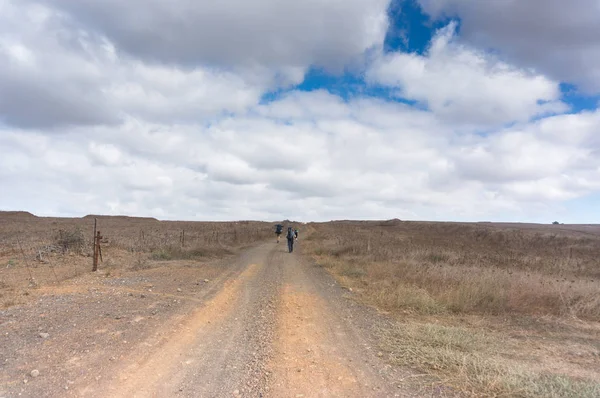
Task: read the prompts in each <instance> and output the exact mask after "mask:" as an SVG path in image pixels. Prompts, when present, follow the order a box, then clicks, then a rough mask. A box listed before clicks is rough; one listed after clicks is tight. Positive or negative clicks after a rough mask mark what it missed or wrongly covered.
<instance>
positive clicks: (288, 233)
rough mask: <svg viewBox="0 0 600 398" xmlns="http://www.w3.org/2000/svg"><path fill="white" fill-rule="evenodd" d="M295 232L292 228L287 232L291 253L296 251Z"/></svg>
mask: <svg viewBox="0 0 600 398" xmlns="http://www.w3.org/2000/svg"><path fill="white" fill-rule="evenodd" d="M294 237H295V235H294V231H293V230H292V227H288V231H287V236H286V238H287V241H288V250H289V251H290V253H291V252H293V251H294Z"/></svg>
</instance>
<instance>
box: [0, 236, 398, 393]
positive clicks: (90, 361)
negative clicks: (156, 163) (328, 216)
mask: <svg viewBox="0 0 600 398" xmlns="http://www.w3.org/2000/svg"><path fill="white" fill-rule="evenodd" d="M284 246H285V245H284V244H283V242H282V243H279V244H276V243H274V242H273V243H265V244H262V245H260V246H257V247H253V248H251V249H248V250H246V251H245V252H243V253H242V254H241V255H240V256H238V257H237V258H236V259H233V260H229V264H227V267H225V268H223V269H221V271H220V273H218V274H215V275H213V276H214V280H213V279H211V280H210V283H206V285H207V286H208V285H210V287H206V288H204V289H203V290H201V289H198V291H193V292H190V293H188V292H187V290H191V288H188V287H187V286H189V285H192V284H194V285H199V284H200V283H199V282H197V281H202V280H203V274H202V273H201V271H200V270H194V269H193V268H189V269H187V268H186V269H185V273H184V274H180V275H179V277H180V280H176V281H175V282H177V284H176V285H169V286H165V287H164V289H163V290H165V291H167V290H170V291H173V289H174V288H175V286H184V287H183V288H177V290H176V291H175V292H174V293H172V294H171V293H169V294H166V293H163V295H162V296H161V300H163V301H160V300H157V301H156V302H154V303H153V304H152V305H150V306H148V305H147V304H148V303H147V300H148V297H146V299H138V297H137V296H138V295H139V292H138V291H136V290H135V286H134V287H132V286H124V287H122V288H121V290H118V291H113V292H117V293H118V294H121V295H123V297H126V298H128V300H116V301H110V300H114V296H115V294H117V293H113V294H105V295H104V296H102V297H96V296H93V292H94V291H93V290H92V293H90V288H89V287H87V285H86V287H85V288H84V290H85V291H86V294H85V295H83V296H81V294H83V293H81V292H79V294H80V296H77V295H76V293H77V289H76V288H75V286H70V287H68V288H67V287H65V288H64V292H63V293H65V295H57V294H56V292H54V293H53V295H52V296H50V297H53V298H55V299H54V300H49V298H48V297H47V296H42V297H41V298H40V300H44V301H43V302H45V303H46V305H47V306H50V307H52V306H53V307H55V308H47V309H45V310H44V313H51V314H54V315H52V316H54V317H55V321H57V320H58V319H60V317H61V316H63V317H64V316H65V314H66V312H64V311H69V323H73V324H77V323H83V324H86V322H87V323H88V324H89V325H90V328H91V329H94V331H96V335H97V334H101V335H110V336H111V337H110V338H106V339H105V340H102V342H101V344H100V345H98V344H94V345H93V347H94V348H89V349H87V351H88V354H89V355H87V356H86V355H83V354H82V355H77V354H78V353H79V352H80V350H81V351H83V352H84V353H85V352H86V349H84V346H82V344H83V343H80V344H79V345H78V346H77V349H75V350H71V348H72V347H70V346H69V344H65V343H68V341H69V339H73V341H79V340H82V339H86V338H93V337H94V336H91V337H90V336H86V335H85V333H91V334H92V335H93V334H94V333H92V332H90V331H89V330H87V329H84V330H83V331H82V330H79V329H77V328H67V329H64V330H63V329H60V328H59V327H57V328H56V329H53V331H52V333H49V335H50V337H49V336H47V335H44V336H43V337H39V336H38V331H40V330H41V331H42V332H43V331H44V330H45V328H43V327H37V328H36V326H37V324H29V325H27V324H28V323H31V322H32V319H34V318H35V317H36V316H37V313H34V312H35V311H37V310H38V308H37V307H36V305H37V304H28V305H26V306H19V308H17V307H14V308H11V309H9V310H6V311H3V312H2V313H0V315H1V316H2V317H1V318H0V322H1V323H0V332H2V339H3V341H2V343H3V344H11V345H12V346H11V347H8V346H6V347H4V348H1V349H0V354H2V355H3V358H2V360H3V361H4V360H5V359H6V361H5V362H4V363H3V364H2V367H0V370H3V371H6V373H5V376H2V377H1V378H0V397H13V396H14V397H16V396H25V397H27V396H30V397H44V396H49V397H58V396H60V397H62V396H73V397H235V396H240V397H394V396H410V393H409V392H406V391H404V390H402V389H401V388H399V386H398V383H397V382H396V383H395V382H394V381H397V380H400V378H401V375H400V374H399V373H397V372H399V371H398V370H395V369H394V368H392V367H390V366H389V365H386V364H385V363H384V361H383V360H382V359H381V358H379V357H378V352H377V349H376V348H374V337H373V336H374V332H375V331H376V329H377V328H378V327H380V325H379V323H381V322H385V320H383V319H382V318H381V317H379V316H377V314H376V313H375V312H374V310H372V309H369V308H365V307H363V306H361V305H359V304H357V303H356V302H354V301H353V300H352V297H351V295H352V294H351V292H348V291H347V290H344V289H342V288H341V287H340V286H339V285H337V284H336V283H335V281H334V280H333V279H332V278H331V277H330V276H329V275H328V274H327V273H326V272H324V271H323V270H322V269H321V268H319V267H316V266H315V265H313V264H311V263H310V262H308V261H306V260H304V259H303V258H302V255H301V250H300V251H299V252H294V253H292V254H289V253H287V250H286V248H285V247H284ZM299 246H300V249H301V242H300V245H299ZM157 272H158V271H157ZM195 273H197V274H195ZM148 275H150V276H151V275H152V274H148ZM148 275H147V278H150V276H148ZM135 277H136V278H138V279H139V278H141V276H139V275H138V276H135ZM132 278H133V276H130V279H132ZM122 279H123V280H124V278H122ZM141 280H142V281H144V280H145V279H143V278H142V279H141ZM136 281H137V279H136ZM206 281H208V279H206ZM114 284H115V283H114V281H113V282H111V284H109V285H111V288H113V287H112V285H114ZM159 287H160V286H159ZM200 287H202V286H200ZM113 289H115V288H113ZM156 289H158V287H154V290H155V291H156ZM147 290H149V292H148V293H146V294H145V295H146V296H147V295H152V294H154V293H155V292H152V290H153V289H152V288H149V289H147ZM99 291H101V289H99ZM186 293H188V294H186ZM143 296H144V295H143ZM59 298H60V299H59ZM129 298H131V300H129ZM134 298H135V300H134ZM96 299H98V301H97V303H99V304H98V305H99V306H102V305H104V306H109V308H119V310H118V311H117V312H118V313H120V314H124V315H123V316H125V317H127V319H129V320H130V321H129V322H127V323H124V324H122V325H121V326H120V327H116V326H115V327H114V328H113V329H110V330H109V329H107V328H108V327H105V328H104V329H103V328H102V325H100V323H102V324H104V323H106V320H99V319H97V316H96V317H94V316H93V315H92V316H90V313H89V312H82V309H83V310H85V308H86V307H85V304H86V303H87V302H88V301H93V300H96ZM65 300H66V301H65ZM144 300H146V301H144ZM167 302H168V303H169V304H171V303H174V304H173V305H172V306H171V305H169V306H167V304H165V305H163V306H162V307H161V306H160V303H167ZM111 303H112V304H111ZM127 303H129V304H127ZM140 306H144V307H143V311H149V310H150V308H151V307H152V308H161V309H162V315H163V316H162V317H160V316H158V315H160V314H155V310H152V314H153V315H157V316H154V317H152V316H148V317H144V316H141V315H140V314H138V312H140V311H142V309H141V308H140ZM59 307H60V308H59ZM28 311H29V312H31V314H29V313H28ZM57 311H59V312H57ZM61 311H62V312H61ZM89 311H92V309H91V308H90V309H89ZM104 311H106V309H105V310H104ZM38 312H39V311H38ZM83 314H85V316H87V317H89V318H87V320H86V319H79V320H78V318H79V317H83V316H84V315H83ZM142 315H143V314H142ZM17 318H19V319H20V322H17V321H15V319H17ZM117 318H119V316H117ZM94 322H96V323H94ZM111 322H113V323H114V319H112V317H111ZM42 329H44V330H42ZM86 330H87V331H86ZM98 330H100V331H104V332H102V333H99V332H98ZM106 330H109V333H108V334H107V332H106ZM32 336H33V337H32ZM125 338H127V340H124V339H125ZM32 339H33V340H32ZM42 340H48V341H49V343H47V344H42V343H40V341H42ZM52 340H54V341H55V343H52ZM57 340H58V341H59V342H56V341H57ZM122 340H123V341H125V343H123V341H122ZM61 343H62V344H61ZM61 347H63V348H62V350H64V351H68V354H65V355H62V354H63V353H62V352H61ZM51 352H53V353H54V354H55V355H50V353H51ZM74 358H75V359H74ZM34 368H35V370H38V369H39V375H37V373H34V374H35V375H36V377H33V376H31V373H30V372H31V371H32V370H34Z"/></svg>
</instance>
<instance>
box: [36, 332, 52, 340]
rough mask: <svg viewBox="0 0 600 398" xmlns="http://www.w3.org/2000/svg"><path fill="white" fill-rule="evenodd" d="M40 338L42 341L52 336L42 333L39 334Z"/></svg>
mask: <svg viewBox="0 0 600 398" xmlns="http://www.w3.org/2000/svg"><path fill="white" fill-rule="evenodd" d="M39 336H40V337H41V338H42V339H47V338H48V337H50V334H48V333H40V334H39Z"/></svg>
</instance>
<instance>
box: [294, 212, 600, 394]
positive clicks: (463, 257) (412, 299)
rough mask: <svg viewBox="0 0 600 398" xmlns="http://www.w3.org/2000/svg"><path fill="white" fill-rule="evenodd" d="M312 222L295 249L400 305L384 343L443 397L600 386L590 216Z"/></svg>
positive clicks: (365, 295) (598, 267)
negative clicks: (578, 223) (585, 222)
mask: <svg viewBox="0 0 600 398" xmlns="http://www.w3.org/2000/svg"><path fill="white" fill-rule="evenodd" d="M310 228H311V230H312V233H311V235H310V237H309V239H306V243H305V245H304V252H305V253H308V254H311V255H312V256H313V257H314V259H315V260H316V263H317V264H318V265H320V266H323V267H325V268H327V269H328V270H329V271H330V272H331V273H332V274H333V275H334V276H335V277H336V278H337V279H338V280H339V281H340V282H341V283H342V284H343V285H345V286H347V287H350V288H352V290H353V292H355V293H356V294H357V297H359V298H360V299H362V300H364V301H366V302H368V303H370V304H374V305H375V306H377V307H379V308H382V309H385V310H387V311H388V312H390V313H391V314H393V315H397V316H398V322H397V324H396V326H395V327H394V328H393V329H391V330H384V331H382V333H381V342H382V343H381V344H382V348H383V349H384V350H385V351H386V353H387V355H388V359H389V360H390V361H391V362H393V363H395V364H399V365H402V366H409V367H411V368H413V369H415V370H417V371H418V372H419V374H421V375H422V376H423V377H419V378H415V380H418V381H419V383H420V385H421V386H422V385H424V384H426V383H424V381H425V380H427V381H428V382H429V383H430V384H433V385H434V386H436V388H439V389H437V390H435V391H436V392H435V393H436V394H442V395H448V396H454V395H467V396H494V397H495V396H511V397H596V396H600V383H598V380H599V379H600V324H599V323H598V321H600V293H599V292H600V283H599V280H600V227H591V226H586V227H579V228H578V227H575V226H547V227H543V226H531V225H524V226H515V225H511V226H507V225H494V224H454V223H416V222H400V221H397V220H396V221H390V222H383V223H381V222H333V223H326V224H311V226H310ZM538 319H548V321H547V322H541V323H540V322H538V321H537V320H538ZM473 320H476V321H473ZM564 324H568V325H569V326H568V327H567V326H564ZM561 325H562V326H561Z"/></svg>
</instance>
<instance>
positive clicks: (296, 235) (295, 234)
mask: <svg viewBox="0 0 600 398" xmlns="http://www.w3.org/2000/svg"><path fill="white" fill-rule="evenodd" d="M294 236H295V237H296V240H298V228H296V229H295V230H294Z"/></svg>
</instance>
